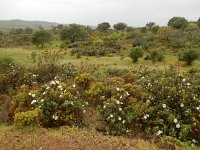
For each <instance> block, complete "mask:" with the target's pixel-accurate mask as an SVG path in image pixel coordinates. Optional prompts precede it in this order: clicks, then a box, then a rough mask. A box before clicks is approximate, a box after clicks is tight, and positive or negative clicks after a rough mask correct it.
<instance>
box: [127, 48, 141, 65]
mask: <svg viewBox="0 0 200 150" xmlns="http://www.w3.org/2000/svg"><path fill="white" fill-rule="evenodd" d="M143 54H144V50H143V48H142V47H139V46H137V47H134V48H132V49H131V50H130V52H129V57H130V58H131V59H132V62H133V63H135V62H137V61H138V59H139V58H141V57H142V56H143Z"/></svg>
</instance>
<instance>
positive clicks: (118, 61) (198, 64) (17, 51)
mask: <svg viewBox="0 0 200 150" xmlns="http://www.w3.org/2000/svg"><path fill="white" fill-rule="evenodd" d="M32 52H36V53H37V56H36V62H35V63H33V61H32V59H31V53H32ZM40 53H41V50H39V49H36V48H34V47H19V48H0V58H4V57H11V58H13V59H14V60H15V61H16V62H17V63H19V64H21V65H26V66H32V65H35V64H37V59H38V55H39V54H40ZM84 62H87V63H89V64H95V65H100V66H104V67H114V68H121V69H122V68H132V67H133V68H138V67H139V66H140V64H142V65H144V66H147V67H149V68H150V69H154V68H157V67H158V68H160V69H163V68H165V67H167V66H169V65H173V66H174V65H175V66H179V69H180V70H182V71H186V70H188V69H190V68H200V61H199V60H197V61H195V62H194V63H193V65H192V66H189V67H181V65H180V63H179V62H178V61H177V56H176V55H173V54H167V55H165V60H164V61H163V62H157V63H152V61H150V60H144V59H143V58H141V59H140V60H139V62H138V63H135V64H133V63H132V62H131V59H130V58H129V57H127V56H126V57H124V58H123V59H122V58H121V57H120V56H112V57H86V56H82V57H81V58H79V59H77V58H76V56H71V55H70V54H69V51H68V54H66V55H65V56H64V58H63V59H62V61H61V63H62V64H63V63H72V64H74V65H81V64H82V63H84Z"/></svg>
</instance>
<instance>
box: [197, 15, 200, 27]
mask: <svg viewBox="0 0 200 150" xmlns="http://www.w3.org/2000/svg"><path fill="white" fill-rule="evenodd" d="M197 25H198V26H199V27H200V17H199V19H198V20H197Z"/></svg>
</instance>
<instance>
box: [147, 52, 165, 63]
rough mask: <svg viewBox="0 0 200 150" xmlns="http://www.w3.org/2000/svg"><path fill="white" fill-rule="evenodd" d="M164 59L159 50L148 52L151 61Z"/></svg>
mask: <svg viewBox="0 0 200 150" xmlns="http://www.w3.org/2000/svg"><path fill="white" fill-rule="evenodd" d="M163 59H164V55H163V53H162V52H161V51H158V50H154V51H152V52H151V54H150V60H152V61H153V62H157V61H162V60H163Z"/></svg>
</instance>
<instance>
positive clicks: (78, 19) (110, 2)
mask: <svg viewBox="0 0 200 150" xmlns="http://www.w3.org/2000/svg"><path fill="white" fill-rule="evenodd" d="M173 16H183V17H185V18H186V19H188V20H191V21H193V20H195V21H196V20H197V19H198V18H199V17H200V0H0V19H1V20H9V19H23V20H44V21H52V22H58V23H79V24H84V25H97V24H98V23H100V22H104V21H107V22H110V23H111V24H114V23H117V22H125V23H127V24H128V25H130V26H144V25H145V24H146V23H147V22H150V21H153V22H156V23H157V24H159V25H166V24H167V22H168V20H169V19H170V18H171V17H173Z"/></svg>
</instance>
